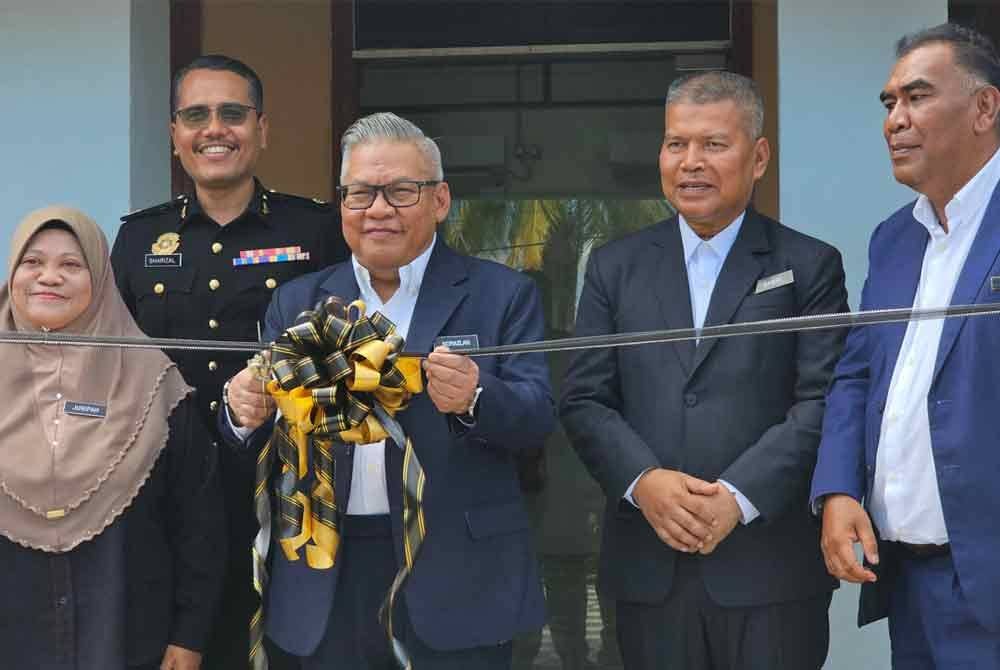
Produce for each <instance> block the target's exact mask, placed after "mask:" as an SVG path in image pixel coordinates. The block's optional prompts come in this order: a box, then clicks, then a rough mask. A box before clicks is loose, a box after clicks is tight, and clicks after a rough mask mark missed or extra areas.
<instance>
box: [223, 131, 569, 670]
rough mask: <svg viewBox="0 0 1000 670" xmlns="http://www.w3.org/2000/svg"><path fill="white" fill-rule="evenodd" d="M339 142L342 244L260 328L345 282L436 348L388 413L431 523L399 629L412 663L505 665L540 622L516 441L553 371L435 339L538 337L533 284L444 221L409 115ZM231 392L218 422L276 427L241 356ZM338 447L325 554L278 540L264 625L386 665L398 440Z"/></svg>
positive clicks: (365, 668)
mask: <svg viewBox="0 0 1000 670" xmlns="http://www.w3.org/2000/svg"><path fill="white" fill-rule="evenodd" d="M342 155H343V161H342V165H343V168H342V171H341V184H342V186H341V187H340V188H339V194H340V197H341V218H342V221H343V230H344V237H345V239H346V240H347V243H348V245H349V246H350V248H351V251H352V252H353V253H352V257H351V260H350V262H345V263H340V264H337V265H333V266H331V267H329V268H327V269H325V270H323V271H322V272H319V273H316V274H314V275H310V276H308V277H303V278H301V279H299V280H297V281H295V282H292V283H291V284H289V285H287V286H285V287H282V288H281V289H279V290H278V291H277V292H276V293H275V296H274V300H272V302H271V306H270V307H269V308H268V315H267V321H266V328H265V331H264V337H265V339H271V338H273V337H275V336H276V335H278V334H279V333H280V332H282V330H283V329H284V328H286V327H288V326H290V325H291V324H292V323H293V321H294V320H295V318H296V315H298V314H299V312H301V311H302V310H305V309H311V308H312V307H313V305H315V304H316V303H317V302H318V301H320V300H324V299H326V298H327V297H329V296H337V297H339V298H341V299H342V300H344V301H345V302H350V301H353V300H355V299H358V298H360V299H361V300H363V301H364V302H365V304H366V306H367V309H368V311H369V312H373V311H376V310H377V311H379V312H381V313H382V314H383V315H385V316H386V317H388V318H389V319H390V320H391V321H392V322H393V323H394V324H395V325H396V328H397V332H398V333H399V334H401V335H402V336H403V337H404V338H405V340H406V346H405V348H406V350H407V351H412V352H431V351H432V350H433V352H432V353H430V354H429V355H427V357H426V358H425V359H424V361H423V370H424V374H425V376H426V379H427V383H426V391H425V392H424V393H421V394H419V395H417V396H415V397H414V398H413V399H412V400H411V401H410V403H409V406H408V407H407V408H406V409H405V410H404V411H403V412H401V413H400V414H399V415H398V418H399V421H400V423H401V424H402V426H403V428H404V430H405V432H406V435H407V436H408V437H409V438H410V440H411V441H412V444H413V449H414V450H415V451H416V454H417V457H418V459H419V461H420V463H421V464H422V465H423V469H424V472H425V473H426V488H425V490H424V498H423V499H424V507H423V510H424V519H425V524H424V526H425V527H426V536H425V537H424V538H423V544H422V548H421V549H420V552H419V554H418V555H417V557H416V562H415V565H414V566H413V572H412V576H411V578H410V579H409V580H408V581H407V582H406V583H405V586H404V587H403V589H402V591H401V595H400V597H398V598H396V606H395V607H394V608H393V611H392V629H393V634H394V636H395V638H396V639H397V640H399V641H400V642H402V645H403V646H404V647H405V649H406V652H407V654H408V655H409V658H410V660H411V661H412V664H413V667H414V668H432V669H434V670H448V669H454V670H494V669H495V670H501V669H503V670H507V669H509V668H510V666H511V660H512V650H511V642H510V641H511V639H512V638H513V637H514V636H515V635H517V634H518V633H521V632H527V631H532V630H537V629H539V628H541V626H542V623H543V621H544V612H543V597H542V590H541V586H540V582H539V576H538V569H537V566H536V562H535V557H534V552H533V550H532V547H531V544H532V543H531V535H530V530H529V523H528V516H527V512H526V510H525V506H524V502H523V500H522V498H521V492H520V488H519V485H518V479H517V472H516V468H515V459H514V456H515V452H516V451H517V450H518V449H521V448H524V447H530V446H533V445H537V444H541V443H542V442H543V441H544V440H545V438H546V436H547V435H548V434H549V432H550V431H551V430H552V427H553V424H554V410H553V404H552V397H551V391H550V389H549V382H548V379H549V376H548V371H547V369H546V363H545V359H544V357H543V356H542V355H541V354H522V355H517V356H507V357H483V358H476V359H473V358H470V357H468V356H463V355H460V354H459V353H456V352H451V351H449V350H447V349H445V348H441V347H437V346H435V344H436V343H437V342H439V341H440V340H441V339H442V338H445V339H451V340H452V341H454V340H458V339H464V340H478V345H479V346H492V345H500V344H513V343H517V342H530V341H535V340H540V339H542V336H543V333H544V327H543V318H542V309H541V303H540V300H539V293H538V290H537V288H536V287H535V284H534V283H533V282H532V281H531V279H530V278H528V277H527V276H525V275H522V274H520V273H518V272H515V271H513V270H511V269H509V268H506V267H504V266H502V265H499V264H496V263H493V262H490V261H485V260H481V259H477V258H470V257H467V256H462V255H459V254H457V253H455V252H454V251H452V250H451V249H450V248H449V247H448V246H447V244H445V242H444V240H443V239H442V238H441V237H440V236H438V235H437V226H438V223H440V222H441V221H443V220H444V219H445V218H446V217H447V214H448V210H449V207H450V205H451V194H450V191H449V188H448V184H447V183H446V182H445V181H444V180H443V179H444V177H443V174H442V169H441V155H440V152H439V150H438V148H437V145H436V144H435V143H434V141H433V140H431V139H430V138H428V137H426V136H425V135H424V133H423V132H422V131H421V130H420V129H419V128H418V127H416V126H415V125H414V124H412V123H410V122H409V121H406V120H405V119H401V118H399V117H398V116H396V115H394V114H386V113H382V114H373V115H371V116H367V117H365V118H362V119H360V120H358V121H357V122H355V123H354V125H352V126H351V127H350V128H349V129H348V130H347V132H346V133H345V134H344V137H343V141H342ZM228 398H229V407H230V409H231V410H232V414H233V415H234V416H233V417H231V418H233V419H235V421H234V423H235V424H238V427H235V426H228V425H227V427H226V431H225V432H224V437H225V438H226V439H227V440H228V441H230V442H232V443H233V445H234V447H235V448H236V449H240V450H243V451H245V452H247V453H249V454H251V455H255V454H257V453H258V452H259V450H260V449H261V447H262V445H263V444H264V443H265V442H266V440H267V439H268V437H269V436H270V434H271V432H272V426H273V424H272V418H273V415H274V405H273V403H271V402H270V401H269V400H268V399H267V397H266V396H264V395H263V394H262V393H261V388H260V383H259V382H258V381H256V380H255V379H254V377H253V374H251V373H250V372H248V371H244V372H241V373H240V374H238V375H237V376H236V377H235V378H234V379H233V380H232V381H231V382H230V384H229V386H228ZM221 418H222V419H223V421H225V422H227V423H228V422H229V420H230V417H227V416H223V417H221ZM332 451H333V454H334V462H335V467H334V470H335V473H336V485H335V487H334V488H335V495H336V507H337V509H338V511H339V512H340V516H339V528H340V545H339V546H340V548H339V552H338V554H337V556H336V562H335V567H334V568H333V569H328V570H319V569H312V568H310V567H309V566H308V565H307V561H305V560H301V559H300V560H297V561H289V560H288V559H287V558H286V557H285V555H284V553H283V552H282V550H281V548H280V547H279V546H278V545H277V544H275V545H272V547H271V557H272V563H271V580H270V584H269V587H268V592H267V594H266V596H267V597H266V599H265V603H266V609H265V611H264V617H265V627H266V631H267V634H268V635H270V636H271V638H272V639H273V640H274V641H275V642H276V643H278V644H279V645H280V646H281V647H283V648H284V649H286V650H288V651H291V652H293V653H295V654H297V655H299V656H302V657H303V660H302V665H303V668H304V669H305V670H329V669H330V668H351V669H352V670H373V669H379V670H395V668H396V667H397V666H396V661H395V660H394V654H393V647H392V645H390V643H389V641H388V637H387V634H386V631H385V629H383V628H382V626H381V624H380V623H379V620H378V616H377V613H378V610H379V606H380V604H381V603H382V601H383V598H385V595H386V592H387V591H388V590H389V588H390V585H391V584H392V581H393V577H394V575H395V574H396V571H397V569H398V567H399V565H400V561H401V560H402V556H403V551H404V543H403V509H404V503H403V500H402V497H403V472H402V470H403V458H402V452H401V450H400V449H399V448H398V447H397V446H396V445H395V444H394V443H393V442H392V441H391V440H385V441H381V442H377V443H373V444H359V445H356V446H350V447H348V448H346V449H344V448H334V449H332ZM303 490H306V489H303ZM306 492H307V493H308V491H307V490H306Z"/></svg>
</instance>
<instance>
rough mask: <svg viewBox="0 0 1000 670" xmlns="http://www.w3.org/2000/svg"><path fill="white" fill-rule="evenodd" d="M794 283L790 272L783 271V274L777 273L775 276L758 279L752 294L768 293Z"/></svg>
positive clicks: (793, 277)
mask: <svg viewBox="0 0 1000 670" xmlns="http://www.w3.org/2000/svg"><path fill="white" fill-rule="evenodd" d="M794 282H795V276H794V275H793V274H792V271H791V270H785V271H784V272H779V273H778V274H776V275H771V276H770V277H764V278H763V279H758V280H757V288H756V289H754V293H763V292H764V291H770V290H771V289H775V288H778V287H780V286H788V285H789V284H791V283H794Z"/></svg>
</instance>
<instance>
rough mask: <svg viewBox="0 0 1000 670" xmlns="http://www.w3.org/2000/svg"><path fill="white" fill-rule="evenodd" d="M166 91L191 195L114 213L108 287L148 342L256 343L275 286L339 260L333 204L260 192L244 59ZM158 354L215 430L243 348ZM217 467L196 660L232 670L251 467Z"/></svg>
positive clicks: (241, 608) (254, 89)
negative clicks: (222, 570)
mask: <svg viewBox="0 0 1000 670" xmlns="http://www.w3.org/2000/svg"><path fill="white" fill-rule="evenodd" d="M171 93H172V95H171V109H172V110H173V114H172V117H171V124H170V132H171V139H172V141H173V146H174V155H176V156H177V157H178V158H179V159H180V162H181V165H182V166H183V168H184V171H185V172H186V173H187V174H188V176H189V177H190V179H191V182H193V190H192V191H191V192H189V193H186V194H184V195H181V196H179V197H177V198H176V199H174V200H172V201H170V202H166V203H163V204H160V205H156V206H154V207H150V208H148V209H144V210H141V211H138V212H134V213H132V214H129V215H127V216H124V217H122V220H123V221H124V222H125V223H124V224H123V225H122V226H121V229H120V230H119V233H118V237H117V239H116V240H115V244H114V249H113V251H112V253H111V260H112V264H113V266H114V270H115V278H116V281H117V283H118V288H119V290H120V291H121V294H122V297H123V298H124V299H125V303H126V304H127V305H128V307H129V309H130V310H131V312H132V314H133V316H135V319H136V321H137V322H138V324H139V326H140V327H141V328H142V329H143V330H144V331H145V332H146V333H147V334H148V335H150V336H152V337H175V338H196V339H220V340H256V339H257V338H258V337H259V333H260V323H261V322H262V321H263V318H264V312H265V310H266V308H267V304H268V302H269V301H270V299H271V295H272V293H273V291H274V290H275V288H276V287H278V286H280V285H283V284H285V283H286V282H287V281H289V280H291V279H293V278H295V277H297V276H299V275H302V274H305V273H307V272H312V271H315V270H318V269H320V268H323V267H326V266H327V265H330V264H331V263H333V262H336V261H338V260H343V259H344V258H346V257H347V250H346V246H345V245H344V241H343V238H342V236H341V234H340V230H339V226H338V225H337V215H336V211H335V209H334V208H333V207H332V206H330V205H328V204H326V203H322V202H318V201H313V200H311V199H308V198H301V197H297V196H292V195H287V194H283V193H278V192H275V191H272V190H269V189H266V188H265V187H264V186H263V185H262V184H261V183H260V182H259V181H258V180H257V179H256V178H255V177H254V170H255V169H256V166H257V162H258V159H259V158H260V155H261V153H262V151H263V150H264V149H265V148H266V147H267V141H268V130H269V129H268V118H267V115H266V114H265V113H264V95H263V87H262V84H261V81H260V79H259V77H258V76H257V74H256V73H255V72H254V71H253V70H252V69H250V68H249V67H248V66H247V65H245V64H244V63H242V62H240V61H238V60H235V59H232V58H228V57H226V56H220V55H209V56H201V57H199V58H197V59H195V60H194V61H193V62H191V63H190V64H189V65H187V66H186V67H184V68H182V69H181V70H179V71H178V72H177V74H176V75H175V76H174V80H173V88H172V92H171ZM167 354H168V355H169V356H170V357H171V358H172V359H173V360H174V361H175V362H176V363H177V365H178V367H179V368H180V371H181V373H182V374H183V375H184V377H185V379H186V380H187V381H188V383H190V384H191V385H192V386H194V387H195V388H196V389H197V391H198V406H199V408H200V409H201V411H202V413H203V416H204V418H205V423H206V424H207V425H208V426H209V427H211V428H212V430H213V431H215V430H216V428H215V426H216V422H215V415H216V412H217V410H218V408H219V405H220V402H221V393H222V386H223V383H224V382H225V381H226V380H227V379H229V378H230V377H232V376H233V375H234V374H235V373H236V372H237V371H238V370H240V369H242V368H243V367H244V366H245V365H246V358H247V357H246V355H245V354H240V353H223V352H202V351H178V350H169V351H167ZM220 467H221V469H222V473H221V474H222V478H223V482H224V485H225V491H226V500H225V502H226V511H227V517H228V519H229V528H228V531H229V570H228V576H227V582H226V588H225V593H224V596H223V605H222V608H221V612H220V613H219V615H218V617H217V619H216V626H215V631H214V634H213V638H212V641H211V642H210V644H209V648H208V650H207V653H206V659H205V664H204V666H203V667H205V668H208V669H213V670H214V669H220V668H225V669H227V670H228V669H229V668H239V669H240V670H243V669H245V668H246V664H247V646H248V644H249V638H248V630H249V621H250V617H251V616H252V614H253V611H254V609H255V607H256V604H257V598H256V594H255V593H254V592H253V588H252V581H251V566H250V545H251V543H252V540H253V536H254V533H255V532H256V525H255V524H256V521H255V518H254V515H253V509H252V504H253V503H252V500H253V497H252V496H253V491H252V489H253V473H254V462H253V459H252V458H251V459H248V458H244V457H241V456H240V455H238V454H235V453H234V452H232V451H231V450H223V451H222V453H221V454H220ZM272 661H273V662H272V668H282V667H289V666H287V665H286V664H283V663H282V660H281V659H280V658H278V655H277V654H272ZM291 667H294V666H291Z"/></svg>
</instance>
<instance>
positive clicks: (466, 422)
mask: <svg viewBox="0 0 1000 670" xmlns="http://www.w3.org/2000/svg"><path fill="white" fill-rule="evenodd" d="M455 420H456V421H458V422H459V423H460V424H462V425H463V426H465V427H466V428H475V427H476V417H474V416H469V415H468V414H456V415H455Z"/></svg>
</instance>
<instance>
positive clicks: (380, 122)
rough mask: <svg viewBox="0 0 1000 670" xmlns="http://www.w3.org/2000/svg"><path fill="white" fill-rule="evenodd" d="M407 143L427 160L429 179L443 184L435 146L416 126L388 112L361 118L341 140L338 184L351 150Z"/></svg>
mask: <svg viewBox="0 0 1000 670" xmlns="http://www.w3.org/2000/svg"><path fill="white" fill-rule="evenodd" d="M381 141H389V142H409V143H411V144H413V145H414V146H415V147H417V148H418V149H419V150H420V152H421V153H422V154H423V155H424V158H426V159H427V164H428V165H429V166H430V168H431V172H432V173H433V174H432V175H431V178H432V179H436V180H437V181H442V180H443V179H444V168H442V167H441V150H440V149H439V148H438V145H437V143H436V142H435V141H434V140H432V139H431V138H429V137H427V136H426V135H425V134H424V131H422V130H420V128H418V127H417V125H416V124H415V123H413V122H412V121H407V120H406V119H404V118H402V117H400V116H396V115H395V114H393V113H391V112H378V113H375V114H369V115H368V116H364V117H362V118H360V119H358V120H357V121H355V122H354V123H352V124H351V127H350V128H348V129H347V130H346V131H345V132H344V137H343V138H341V140H340V183H341V184H343V183H344V178H345V177H346V176H347V164H348V161H349V160H350V157H351V149H353V148H354V147H356V146H357V145H359V144H369V143H373V142H381Z"/></svg>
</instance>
